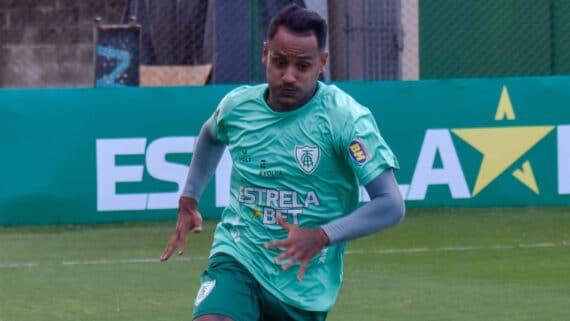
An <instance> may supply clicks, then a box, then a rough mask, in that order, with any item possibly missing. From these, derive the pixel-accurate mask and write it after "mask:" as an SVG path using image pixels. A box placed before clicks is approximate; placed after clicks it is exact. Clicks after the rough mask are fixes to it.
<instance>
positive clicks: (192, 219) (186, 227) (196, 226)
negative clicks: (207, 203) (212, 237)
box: [160, 197, 202, 261]
mask: <svg viewBox="0 0 570 321" xmlns="http://www.w3.org/2000/svg"><path fill="white" fill-rule="evenodd" d="M188 231H194V233H200V232H202V215H200V212H198V204H197V203H196V201H195V200H194V199H192V198H189V197H180V200H179V201H178V221H177V222H176V229H175V230H174V232H173V233H172V236H171V237H170V240H169V241H168V244H167V245H166V248H165V249H164V252H162V256H161V257H160V260H161V261H166V260H168V258H169V257H170V256H171V255H172V253H173V252H174V250H175V249H176V248H178V255H182V254H183V253H184V251H185V250H186V239H187V237H188Z"/></svg>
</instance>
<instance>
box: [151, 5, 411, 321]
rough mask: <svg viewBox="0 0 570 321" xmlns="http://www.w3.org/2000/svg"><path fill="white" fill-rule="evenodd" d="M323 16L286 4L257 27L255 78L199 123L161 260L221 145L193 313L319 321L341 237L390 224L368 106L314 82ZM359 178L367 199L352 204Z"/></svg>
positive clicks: (335, 274) (195, 216)
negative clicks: (225, 159)
mask: <svg viewBox="0 0 570 321" xmlns="http://www.w3.org/2000/svg"><path fill="white" fill-rule="evenodd" d="M326 33H327V25H326V22H325V21H324V20H323V19H322V18H321V17H320V16H319V15H318V14H317V13H315V12H313V11H310V10H307V9H304V8H302V7H299V6H296V5H292V6H288V7H285V8H284V9H283V10H282V11H280V12H279V13H278V15H276V16H275V17H274V18H273V19H272V21H271V23H270V25H269V28H268V31H267V39H266V43H265V45H264V47H263V56H262V61H263V63H264V64H265V66H266V74H267V82H268V83H267V84H262V85H256V86H241V87H239V88H236V89H234V90H232V91H231V92H230V93H228V94H227V95H226V96H225V97H224V98H223V100H222V101H221V102H220V104H219V105H218V107H217V109H216V110H215V112H214V113H213V115H212V116H211V117H210V118H209V119H208V120H207V121H206V122H205V124H204V125H203V127H202V129H201V132H200V135H199V138H198V143H197V146H196V148H195V151H194V154H193V158H192V162H191V164H190V168H189V172H188V177H187V182H186V186H185V187H184V191H183V193H182V196H181V198H180V201H179V210H178V221H177V224H176V228H175V231H174V232H173V234H172V237H171V238H170V240H169V242H168V244H167V246H166V248H165V250H164V253H163V254H162V256H161V260H162V261H165V260H167V259H168V258H169V257H170V256H171V255H172V253H173V252H174V251H175V250H176V249H177V248H178V253H179V254H182V253H183V252H184V250H185V247H186V240H187V234H188V232H189V231H194V232H200V231H201V229H202V227H201V224H202V217H201V215H200V213H199V212H198V201H199V200H200V196H201V194H202V192H203V190H204V188H205V186H206V184H207V183H208V182H209V180H210V179H211V177H212V176H213V173H214V170H215V168H216V166H217V164H218V162H219V160H220V158H221V155H222V153H223V151H224V149H225V148H226V147H227V148H229V151H230V154H231V157H232V161H233V167H232V174H231V198H230V203H229V205H228V207H227V208H226V209H225V210H224V211H223V213H222V217H221V221H220V223H219V224H218V225H217V227H216V230H215V233H214V240H213V244H212V249H211V252H210V260H209V264H208V267H207V269H206V271H205V272H204V273H203V274H202V277H201V282H202V284H201V287H200V289H199V290H198V294H197V296H196V299H195V303H194V305H195V306H194V313H193V318H194V320H197V321H214V320H218V321H221V320H224V321H227V320H233V321H257V320H272V321H275V320H291V321H301V320H303V321H308V320H325V318H326V316H327V312H328V311H329V310H330V309H331V308H332V306H333V304H334V302H335V300H336V297H337V294H338V291H339V288H340V284H341V279H342V274H343V270H342V264H343V253H344V248H345V244H346V241H349V240H352V239H355V238H358V237H361V236H364V235H368V234H370V233H373V232H377V231H380V230H383V229H386V228H388V227H391V226H393V225H396V224H397V223H399V222H400V221H401V220H402V219H403V217H404V202H403V199H402V196H401V194H400V191H399V189H398V185H397V183H396V179H395V178H394V173H393V170H394V169H396V168H398V162H397V160H396V158H395V156H394V155H393V153H392V151H391V150H390V148H389V147H388V145H387V144H386V142H385V141H384V139H383V138H382V136H381V135H380V133H379V130H378V128H377V125H376V122H375V120H374V118H373V116H372V114H371V113H370V111H369V110H368V109H367V108H365V107H363V106H361V105H360V104H359V103H357V102H356V101H355V100H354V99H353V98H352V97H350V96H349V95H348V94H347V93H345V92H343V91H341V90H340V89H339V88H337V87H336V86H333V85H327V84H325V83H322V82H320V81H319V80H318V79H319V75H320V74H321V73H322V72H323V70H324V66H325V63H326V61H327V57H328V53H326V52H325V49H324V48H325V42H326ZM359 184H360V185H364V186H365V188H366V190H367V192H368V194H369V196H370V198H371V200H370V202H368V203H367V204H365V205H363V206H361V207H358V202H359Z"/></svg>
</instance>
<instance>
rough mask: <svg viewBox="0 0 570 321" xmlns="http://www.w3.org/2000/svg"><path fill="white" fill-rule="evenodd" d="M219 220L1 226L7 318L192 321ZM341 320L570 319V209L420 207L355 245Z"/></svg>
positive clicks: (1, 298)
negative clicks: (177, 226) (183, 248)
mask: <svg viewBox="0 0 570 321" xmlns="http://www.w3.org/2000/svg"><path fill="white" fill-rule="evenodd" d="M214 224H215V222H212V221H210V222H207V223H206V224H205V230H204V232H203V233H202V234H200V235H192V236H191V240H190V242H191V243H190V244H189V246H188V251H187V253H186V254H185V255H184V256H183V257H177V258H175V259H174V260H171V261H169V262H167V263H159V262H158V257H159V256H160V254H161V252H162V249H163V247H164V245H165V244H166V241H167V239H168V236H169V235H170V232H171V231H172V229H173V227H174V222H173V221H170V222H155V223H136V224H135V223H128V224H110V225H90V226H86V225H81V226H56V227H53V226H51V227H16V228H0V321H66V320H69V321H72V320H73V321H80V320H85V321H110V320H113V321H116V320H128V321H132V320H136V321H159V320H190V314H191V309H192V303H193V300H194V296H195V293H196V290H197V288H198V281H199V279H198V277H199V275H200V273H201V271H202V270H203V268H204V267H205V265H206V263H207V255H208V249H209V246H210V242H211V236H212V231H213V228H214ZM344 280H345V281H344V285H343V288H342V290H341V293H340V296H339V299H338V302H337V305H336V306H335V308H334V309H333V311H331V313H330V317H329V319H328V320H333V321H340V320H345V321H361V320H388V321H412V320H413V321H446V320H449V321H531V320H532V321H565V320H569V319H570V308H569V307H570V209H566V208H515V209H477V210H475V209H472V210H458V209H433V210H409V211H408V214H407V218H406V220H405V221H404V223H402V224H401V225H400V226H398V227H397V228H395V229H392V230H389V231H386V232H385V233H381V234H376V235H373V236H369V237H366V238H363V239H360V240H357V241H354V242H352V243H351V244H349V246H348V248H347V255H346V256H345V279H344Z"/></svg>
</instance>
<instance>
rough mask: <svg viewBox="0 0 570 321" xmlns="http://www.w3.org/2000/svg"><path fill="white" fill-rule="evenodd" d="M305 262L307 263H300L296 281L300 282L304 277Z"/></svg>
mask: <svg viewBox="0 0 570 321" xmlns="http://www.w3.org/2000/svg"><path fill="white" fill-rule="evenodd" d="M307 262H308V261H301V264H300V265H299V273H297V281H299V282H301V280H302V279H303V276H305V271H306V270H307Z"/></svg>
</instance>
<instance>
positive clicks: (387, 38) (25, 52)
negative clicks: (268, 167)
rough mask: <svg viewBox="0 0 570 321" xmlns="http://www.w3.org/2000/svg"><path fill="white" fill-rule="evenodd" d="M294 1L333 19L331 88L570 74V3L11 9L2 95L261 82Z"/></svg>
mask: <svg viewBox="0 0 570 321" xmlns="http://www.w3.org/2000/svg"><path fill="white" fill-rule="evenodd" d="M292 2H295V3H298V4H300V5H303V6H306V7H308V8H311V9H313V10H315V11H317V12H319V13H320V14H321V15H323V16H324V17H327V18H328V22H329V31H330V37H329V43H328V49H329V51H330V53H331V56H330V57H331V58H330V60H329V66H328V69H327V72H326V74H325V76H324V77H325V79H324V80H327V81H344V80H417V79H431V78H458V77H459V78H463V77H502V76H536V75H560V74H569V73H570V1H568V0H478V1H457V0H430V1H426V0H423V1H422V0H351V1H349V0H328V1H327V0H231V1H230V0H185V1H182V0H160V1H158V0H0V87H6V88H28V87H35V88H38V87H93V86H117V85H118V86H122V85H133V86H177V85H203V84H219V83H249V82H261V81H264V80H265V79H264V68H263V65H262V64H261V48H262V44H263V41H264V38H265V35H264V33H265V29H266V26H267V25H268V23H269V20H270V17H271V16H272V15H274V14H275V13H276V12H277V11H278V10H279V9H280V8H281V7H283V6H285V5H287V4H289V3H292Z"/></svg>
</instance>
